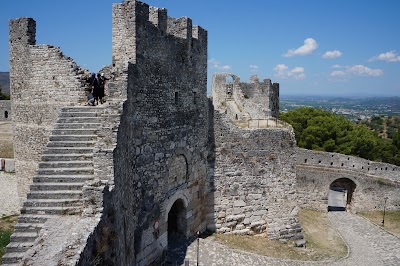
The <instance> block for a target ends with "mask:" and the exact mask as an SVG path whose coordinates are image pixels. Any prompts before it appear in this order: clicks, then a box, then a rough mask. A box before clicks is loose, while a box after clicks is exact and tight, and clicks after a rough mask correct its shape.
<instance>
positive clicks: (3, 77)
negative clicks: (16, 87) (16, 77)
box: [0, 72, 10, 95]
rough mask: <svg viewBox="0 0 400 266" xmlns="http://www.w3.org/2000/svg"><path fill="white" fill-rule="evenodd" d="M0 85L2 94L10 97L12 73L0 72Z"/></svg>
mask: <svg viewBox="0 0 400 266" xmlns="http://www.w3.org/2000/svg"><path fill="white" fill-rule="evenodd" d="M0 85H1V88H2V92H3V93H4V94H7V95H10V72H0Z"/></svg>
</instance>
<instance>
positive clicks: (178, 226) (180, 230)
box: [168, 199, 187, 242]
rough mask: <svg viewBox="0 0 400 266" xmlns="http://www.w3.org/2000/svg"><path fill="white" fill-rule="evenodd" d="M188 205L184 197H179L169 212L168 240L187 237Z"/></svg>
mask: <svg viewBox="0 0 400 266" xmlns="http://www.w3.org/2000/svg"><path fill="white" fill-rule="evenodd" d="M186 229H187V222H186V207H185V203H184V202H183V200H182V199H177V200H176V201H175V202H174V204H173V205H172V207H171V209H170V210H169V212H168V242H169V241H170V240H171V239H172V238H177V237H178V238H179V237H186Z"/></svg>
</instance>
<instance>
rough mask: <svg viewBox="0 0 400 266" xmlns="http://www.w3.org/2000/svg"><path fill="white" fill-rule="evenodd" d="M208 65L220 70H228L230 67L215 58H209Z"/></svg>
mask: <svg viewBox="0 0 400 266" xmlns="http://www.w3.org/2000/svg"><path fill="white" fill-rule="evenodd" d="M208 65H209V66H210V68H214V69H217V70H220V71H228V70H231V69H232V68H231V66H229V65H222V64H221V63H220V62H219V61H217V60H216V59H215V58H211V59H210V60H208Z"/></svg>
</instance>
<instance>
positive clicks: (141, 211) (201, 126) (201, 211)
mask: <svg viewBox="0 0 400 266" xmlns="http://www.w3.org/2000/svg"><path fill="white" fill-rule="evenodd" d="M121 23H122V26H121ZM127 46H129V47H127ZM125 62H128V63H127V64H125ZM113 63H115V64H116V65H117V66H119V67H120V69H122V72H124V71H126V74H127V76H126V86H127V87H125V88H113V86H114V85H112V83H110V85H111V87H112V88H111V92H113V91H115V93H116V92H117V91H120V90H122V92H121V93H120V94H121V95H124V93H126V101H124V103H123V106H121V107H122V113H121V117H120V125H119V128H118V133H117V146H116V148H115V150H114V152H113V160H114V182H115V188H114V189H113V193H114V195H113V199H112V203H110V204H112V205H113V208H114V210H115V213H116V218H115V221H114V225H115V227H116V233H117V236H116V240H115V241H116V242H115V245H116V246H117V248H116V249H115V250H116V251H115V252H116V264H117V265H136V264H137V265H148V264H151V263H157V261H159V260H160V259H161V257H162V254H163V253H164V251H165V250H166V248H167V244H168V233H169V232H168V222H171V221H169V218H168V216H169V215H168V214H169V212H170V210H171V208H172V207H173V204H174V203H175V202H176V201H179V202H181V203H183V208H182V209H181V210H180V211H181V212H182V214H183V216H184V219H182V220H181V221H178V223H180V224H179V228H178V233H180V234H182V235H184V236H192V235H194V234H195V233H196V232H197V231H201V230H204V229H205V227H206V200H207V198H206V195H205V193H204V192H205V191H206V183H205V180H206V175H207V161H206V158H207V145H206V143H207V111H206V110H207V108H206V82H207V80H206V74H207V69H206V67H207V32H206V31H205V30H203V29H202V28H200V27H197V26H192V22H191V20H190V19H189V18H180V19H173V18H168V17H167V13H166V10H165V9H157V8H150V7H149V6H148V5H146V4H144V3H141V2H138V1H127V2H124V3H121V4H114V5H113ZM117 86H118V85H117ZM123 90H125V91H126V92H123ZM116 94H117V93H116ZM121 98H123V96H121ZM106 204H108V203H106Z"/></svg>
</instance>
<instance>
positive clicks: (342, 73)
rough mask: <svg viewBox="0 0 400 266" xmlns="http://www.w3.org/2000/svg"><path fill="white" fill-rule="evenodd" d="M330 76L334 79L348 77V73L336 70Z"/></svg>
mask: <svg viewBox="0 0 400 266" xmlns="http://www.w3.org/2000/svg"><path fill="white" fill-rule="evenodd" d="M330 75H331V76H332V77H336V76H344V75H346V73H345V72H344V71H341V70H335V71H333V72H332V73H331V74H330Z"/></svg>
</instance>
